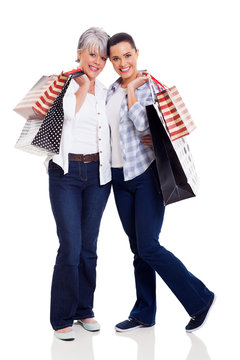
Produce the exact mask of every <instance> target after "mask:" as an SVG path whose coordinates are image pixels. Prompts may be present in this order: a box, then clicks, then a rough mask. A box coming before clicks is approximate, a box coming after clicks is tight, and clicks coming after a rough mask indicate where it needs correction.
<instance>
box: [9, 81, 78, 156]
mask: <svg viewBox="0 0 240 360" xmlns="http://www.w3.org/2000/svg"><path fill="white" fill-rule="evenodd" d="M70 81H71V76H69V77H68V79H67V81H66V83H65V84H64V86H63V89H62V91H61V92H60V94H59V95H58V97H57V98H56V100H55V101H54V102H53V104H52V106H51V107H50V109H49V111H48V112H47V115H46V116H45V117H44V119H31V120H27V121H26V123H25V125H24V128H23V130H22V132H21V135H20V137H19V139H18V141H17V143H16V145H15V147H16V148H17V149H20V150H23V151H26V152H30V153H32V154H34V155H54V154H58V153H59V150H60V141H61V135H62V127H63V120H64V112H63V96H64V95H65V93H66V90H67V88H68V86H69V83H70Z"/></svg>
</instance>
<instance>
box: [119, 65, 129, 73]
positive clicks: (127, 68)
mask: <svg viewBox="0 0 240 360" xmlns="http://www.w3.org/2000/svg"><path fill="white" fill-rule="evenodd" d="M130 68H131V67H130V66H127V67H124V68H121V69H119V70H120V71H121V73H123V74H125V73H127V72H128V71H129V70H130Z"/></svg>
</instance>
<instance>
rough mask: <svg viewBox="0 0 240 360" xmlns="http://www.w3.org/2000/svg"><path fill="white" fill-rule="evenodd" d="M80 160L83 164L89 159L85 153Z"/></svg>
mask: <svg viewBox="0 0 240 360" xmlns="http://www.w3.org/2000/svg"><path fill="white" fill-rule="evenodd" d="M82 161H83V163H84V164H85V163H88V162H89V160H87V155H83V160H82Z"/></svg>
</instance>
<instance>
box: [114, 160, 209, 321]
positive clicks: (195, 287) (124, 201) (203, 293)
mask: <svg viewBox="0 0 240 360" xmlns="http://www.w3.org/2000/svg"><path fill="white" fill-rule="evenodd" d="M112 183H113V191H114V197H115V201H116V205H117V209H118V213H119V216H120V219H121V222H122V225H123V228H124V231H125V232H126V234H127V236H128V238H129V242H130V247H131V250H132V252H133V254H134V262H133V264H134V271H135V284H136V294H137V300H136V303H135V305H134V307H133V309H132V311H131V313H130V317H132V318H135V319H137V320H138V321H140V322H141V323H143V324H145V325H153V324H154V323H155V315H156V281H155V280H156V279H155V273H157V274H158V275H160V276H161V278H162V279H163V280H164V282H165V283H166V284H167V285H168V287H169V288H170V289H171V290H172V292H173V293H174V295H175V296H176V297H177V298H178V300H179V301H180V302H181V304H182V305H183V306H184V308H185V309H186V311H187V312H188V314H189V315H190V316H196V315H198V314H200V313H201V312H202V311H204V310H205V309H206V308H207V305H208V303H209V301H210V299H211V297H212V296H213V293H212V292H211V291H209V290H208V289H207V287H206V286H205V285H204V284H203V283H202V282H201V281H200V280H199V279H197V278H196V277H195V276H194V275H193V274H191V273H190V272H189V271H188V270H187V269H186V267H185V266H184V265H183V263H182V262H181V261H180V260H179V259H178V258H176V256H174V255H173V254H172V253H171V252H170V251H168V250H167V249H166V248H164V247H163V246H161V245H160V243H159V241H158V237H159V233H160V231H161V227H162V223H163V218H164V210H165V207H164V204H163V198H162V194H161V190H160V185H159V181H158V175H157V169H156V164H155V161H154V162H153V163H152V164H151V165H150V167H149V168H148V169H147V170H146V171H145V172H144V173H143V174H141V175H139V176H137V177H136V178H134V179H133V180H129V181H124V177H123V170H122V169H120V168H113V169H112Z"/></svg>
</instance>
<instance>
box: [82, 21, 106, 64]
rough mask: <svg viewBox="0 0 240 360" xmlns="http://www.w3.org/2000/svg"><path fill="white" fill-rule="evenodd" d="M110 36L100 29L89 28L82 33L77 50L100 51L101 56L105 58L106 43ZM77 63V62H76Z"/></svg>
mask: <svg viewBox="0 0 240 360" xmlns="http://www.w3.org/2000/svg"><path fill="white" fill-rule="evenodd" d="M109 38H110V36H109V35H108V34H107V33H106V32H105V31H104V30H103V29H101V28H98V27H91V28H90V29H88V30H86V31H84V33H83V34H82V35H81V36H80V39H79V41H78V46H77V49H78V50H85V49H87V48H89V49H90V51H98V50H100V54H101V56H104V57H107V42H108V39H109ZM76 61H77V62H79V60H78V59H77V60H76Z"/></svg>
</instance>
